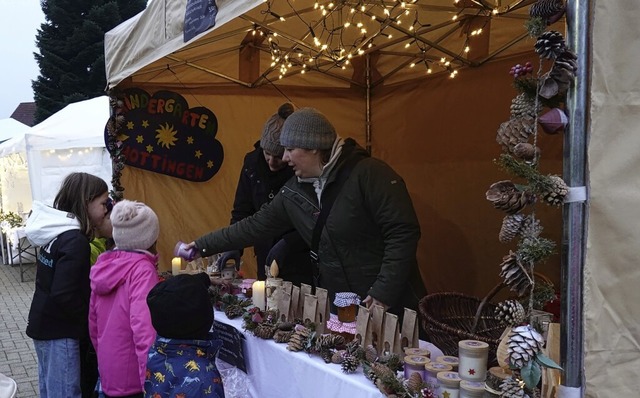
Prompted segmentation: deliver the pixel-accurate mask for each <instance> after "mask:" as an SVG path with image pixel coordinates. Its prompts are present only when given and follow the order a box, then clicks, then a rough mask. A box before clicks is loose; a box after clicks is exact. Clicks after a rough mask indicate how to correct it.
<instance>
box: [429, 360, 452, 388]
mask: <svg viewBox="0 0 640 398" xmlns="http://www.w3.org/2000/svg"><path fill="white" fill-rule="evenodd" d="M452 371H453V367H452V366H451V365H446V364H444V363H440V362H430V363H428V364H426V365H424V382H425V383H426V384H427V385H428V386H429V387H431V388H432V389H433V390H434V391H437V389H438V386H439V385H440V383H438V373H440V372H452Z"/></svg>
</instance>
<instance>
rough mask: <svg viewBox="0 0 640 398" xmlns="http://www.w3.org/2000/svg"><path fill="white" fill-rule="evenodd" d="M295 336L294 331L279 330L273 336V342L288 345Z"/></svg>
mask: <svg viewBox="0 0 640 398" xmlns="http://www.w3.org/2000/svg"><path fill="white" fill-rule="evenodd" d="M291 336H293V330H277V331H276V333H275V334H274V335H273V341H275V342H276V343H288V342H289V339H290V338H291Z"/></svg>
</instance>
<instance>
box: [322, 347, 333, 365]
mask: <svg viewBox="0 0 640 398" xmlns="http://www.w3.org/2000/svg"><path fill="white" fill-rule="evenodd" d="M332 357H333V350H331V349H330V348H323V349H322V351H320V358H322V360H323V361H324V362H325V363H331V358H332Z"/></svg>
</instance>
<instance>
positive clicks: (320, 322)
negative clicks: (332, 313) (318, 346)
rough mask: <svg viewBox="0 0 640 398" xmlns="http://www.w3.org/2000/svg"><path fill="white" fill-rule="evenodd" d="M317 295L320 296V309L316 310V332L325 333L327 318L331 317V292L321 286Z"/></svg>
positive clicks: (317, 290)
mask: <svg viewBox="0 0 640 398" xmlns="http://www.w3.org/2000/svg"><path fill="white" fill-rule="evenodd" d="M316 297H317V298H318V310H317V312H316V320H315V323H316V332H317V333H318V334H323V333H325V328H326V325H327V319H328V318H329V292H328V291H327V289H323V288H321V287H317V288H316Z"/></svg>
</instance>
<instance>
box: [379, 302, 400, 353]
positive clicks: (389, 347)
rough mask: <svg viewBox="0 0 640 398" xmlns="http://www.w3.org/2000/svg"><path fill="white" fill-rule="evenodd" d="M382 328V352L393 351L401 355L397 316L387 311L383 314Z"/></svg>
mask: <svg viewBox="0 0 640 398" xmlns="http://www.w3.org/2000/svg"><path fill="white" fill-rule="evenodd" d="M382 330H383V332H382V347H383V348H382V353H383V354H390V353H394V354H398V355H400V356H402V348H400V333H399V332H398V316H397V315H396V314H391V313H389V312H387V313H386V314H385V315H384V327H383V329H382Z"/></svg>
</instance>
